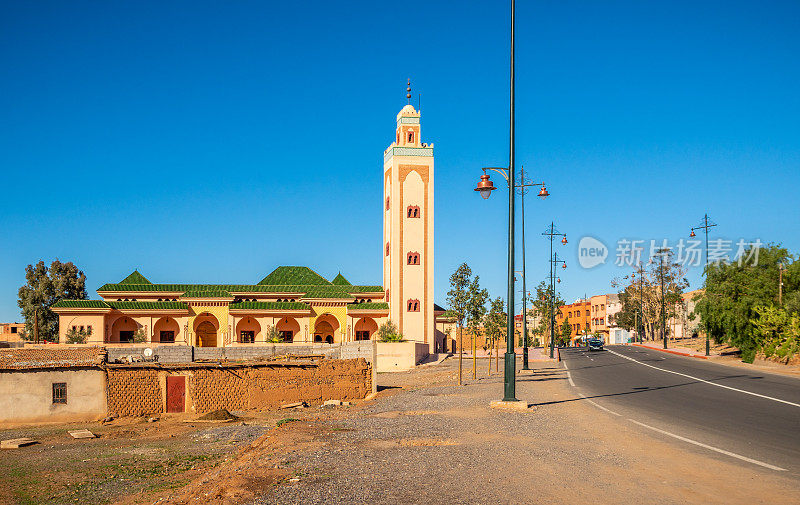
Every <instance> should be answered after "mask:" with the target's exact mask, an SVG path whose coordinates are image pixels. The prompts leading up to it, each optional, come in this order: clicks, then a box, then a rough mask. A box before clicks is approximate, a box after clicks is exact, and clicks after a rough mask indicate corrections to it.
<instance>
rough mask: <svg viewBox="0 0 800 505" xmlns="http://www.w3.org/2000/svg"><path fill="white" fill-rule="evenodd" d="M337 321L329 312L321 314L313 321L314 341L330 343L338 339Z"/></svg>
mask: <svg viewBox="0 0 800 505" xmlns="http://www.w3.org/2000/svg"><path fill="white" fill-rule="evenodd" d="M338 330H339V321H338V320H337V319H336V318H335V317H333V316H332V315H331V314H323V315H321V316H319V317H318V318H317V320H316V321H315V322H314V341H315V342H327V343H328V344H332V343H334V342H338V341H339V331H338Z"/></svg>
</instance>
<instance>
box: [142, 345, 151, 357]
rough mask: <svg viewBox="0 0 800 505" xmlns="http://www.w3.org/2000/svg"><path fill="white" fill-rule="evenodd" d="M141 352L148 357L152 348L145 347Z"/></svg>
mask: <svg viewBox="0 0 800 505" xmlns="http://www.w3.org/2000/svg"><path fill="white" fill-rule="evenodd" d="M142 354H144V355H145V356H147V357H148V358H149V357H150V356H152V355H153V350H152V349H150V348H149V347H145V349H144V351H142Z"/></svg>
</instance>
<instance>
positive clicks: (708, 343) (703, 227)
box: [689, 214, 717, 356]
mask: <svg viewBox="0 0 800 505" xmlns="http://www.w3.org/2000/svg"><path fill="white" fill-rule="evenodd" d="M714 226H717V223H714V222H713V221H711V220H710V219H709V217H708V214H705V215H704V216H703V221H702V223H701V224H700V226H693V227H692V232H691V233H690V234H689V237H694V236H695V233H694V231H695V230H704V231H705V232H706V268H705V275H706V287H705V289H706V293H705V295H706V296H708V229H709V228H713V227H714ZM703 322H705V323H707V322H708V314H704V317H703ZM710 354H711V340H710V337H709V335H708V325H707V324H706V356H708V355H710Z"/></svg>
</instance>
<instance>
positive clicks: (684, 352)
mask: <svg viewBox="0 0 800 505" xmlns="http://www.w3.org/2000/svg"><path fill="white" fill-rule="evenodd" d="M628 345H635V346H637V347H645V348H647V349H655V350H656V351H663V352H668V353H670V354H677V355H678V356H688V357H690V358H699V359H708V358H710V357H715V356H719V354H716V353H714V352H712V353H711V356H706V355H705V353H703V352H698V351H696V350H694V349H690V348H689V347H668V348H666V349H664V344H663V343H660V344H659V343H655V342H652V343H651V342H646V343H643V344H635V343H632V344H628Z"/></svg>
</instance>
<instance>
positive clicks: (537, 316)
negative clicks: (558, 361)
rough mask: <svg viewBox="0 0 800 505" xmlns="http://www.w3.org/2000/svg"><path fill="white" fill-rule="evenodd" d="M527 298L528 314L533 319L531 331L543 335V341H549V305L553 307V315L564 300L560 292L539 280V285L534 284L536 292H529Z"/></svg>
mask: <svg viewBox="0 0 800 505" xmlns="http://www.w3.org/2000/svg"><path fill="white" fill-rule="evenodd" d="M528 300H529V302H530V307H531V308H530V309H528V314H529V315H530V316H532V317H533V318H534V321H535V327H534V329H533V333H534V334H537V335H541V336H543V337H545V338H544V341H545V342H549V341H550V307H554V309H553V317H555V315H556V314H557V313H558V308H559V307H560V306H562V305H564V304H565V303H566V302H565V301H564V299H563V298H562V297H561V294H560V293H558V291H554V290H552V289H551V288H550V286H549V285H548V283H547V282H545V281H542V282H540V283H539V285H538V286H536V293H535V294H533V293H531V296H530V298H528Z"/></svg>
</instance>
